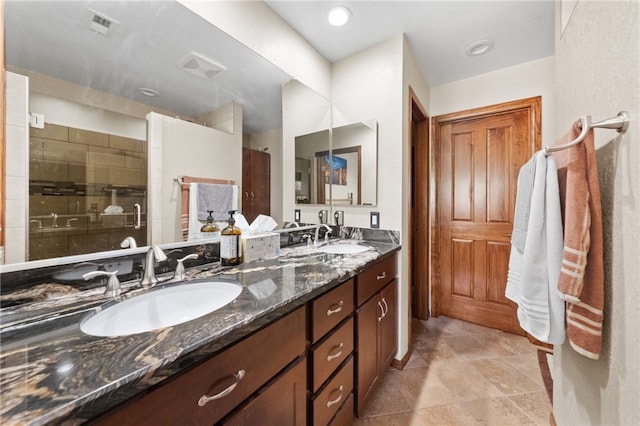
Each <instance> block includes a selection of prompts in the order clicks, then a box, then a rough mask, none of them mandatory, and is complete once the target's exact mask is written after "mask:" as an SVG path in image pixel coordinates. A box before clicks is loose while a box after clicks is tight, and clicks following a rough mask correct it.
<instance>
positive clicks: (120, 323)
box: [80, 280, 242, 337]
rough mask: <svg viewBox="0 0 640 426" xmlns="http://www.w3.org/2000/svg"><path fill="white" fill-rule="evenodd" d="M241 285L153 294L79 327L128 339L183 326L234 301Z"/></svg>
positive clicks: (193, 286)
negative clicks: (133, 335) (138, 334)
mask: <svg viewBox="0 0 640 426" xmlns="http://www.w3.org/2000/svg"><path fill="white" fill-rule="evenodd" d="M241 292H242V286H241V285H240V284H237V283H234V282H229V281H222V280H210V281H199V282H193V283H188V284H182V285H175V286H172V287H166V288H162V289H158V290H153V291H150V292H148V293H144V294H141V295H139V296H135V297H132V298H131V299H127V300H125V301H123V302H120V303H117V304H115V305H112V306H109V307H107V308H105V309H104V310H102V311H100V312H98V313H97V314H96V315H93V316H91V317H89V318H86V319H85V320H84V321H82V323H81V324H80V329H81V330H82V331H83V332H84V333H85V334H89V335H92V336H105V337H114V336H127V335H130V334H136V333H143V332H145V331H152V330H157V329H159V328H163V327H169V326H172V325H177V324H181V323H183V322H187V321H191V320H193V319H196V318H199V317H201V316H203V315H206V314H208V313H210V312H213V311H215V310H217V309H220V308H222V307H223V306H225V305H227V304H229V303H231V302H232V301H234V300H235V299H236V298H237V297H238V296H239V295H240V293H241Z"/></svg>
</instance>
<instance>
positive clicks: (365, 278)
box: [357, 255, 397, 306]
mask: <svg viewBox="0 0 640 426" xmlns="http://www.w3.org/2000/svg"><path fill="white" fill-rule="evenodd" d="M396 275H397V265H396V255H393V256H391V257H388V258H386V259H385V260H383V261H381V262H378V263H376V264H374V265H371V266H369V267H368V268H367V269H365V270H364V271H362V272H360V274H358V285H357V302H358V306H360V305H361V304H362V303H364V302H365V301H366V300H367V299H368V298H370V297H371V296H373V295H374V294H376V293H377V292H378V291H380V289H381V288H382V287H384V286H385V285H386V284H387V283H388V282H389V281H391V280H392V279H394V278H395V277H396Z"/></svg>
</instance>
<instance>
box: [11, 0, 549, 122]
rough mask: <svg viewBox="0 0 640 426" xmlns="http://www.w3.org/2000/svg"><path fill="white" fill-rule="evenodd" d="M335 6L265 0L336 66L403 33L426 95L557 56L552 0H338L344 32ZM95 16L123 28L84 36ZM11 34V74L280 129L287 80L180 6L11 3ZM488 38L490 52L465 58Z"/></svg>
mask: <svg viewBox="0 0 640 426" xmlns="http://www.w3.org/2000/svg"><path fill="white" fill-rule="evenodd" d="M334 3H335V2H334V1H280V0H267V4H268V5H269V6H270V7H271V8H272V9H273V10H274V11H275V12H276V13H278V14H279V15H280V16H281V17H282V18H283V19H284V20H285V21H287V22H288V23H289V24H290V25H291V26H292V27H293V28H294V29H295V30H296V31H298V32H299V33H300V34H301V35H302V36H303V37H304V38H305V39H306V40H307V41H309V43H310V44H311V45H312V46H314V47H315V48H316V49H317V50H318V51H319V52H320V53H321V54H322V55H324V56H325V57H326V58H327V59H328V60H329V61H331V62H335V61H338V60H340V59H342V58H345V57H347V56H350V55H352V54H353V53H356V52H358V51H360V50H363V49H366V48H368V47H372V46H375V45H376V44H378V43H381V42H383V41H385V40H387V39H389V38H391V37H393V36H397V35H398V34H400V33H404V34H405V35H406V37H407V40H408V42H409V45H410V47H411V50H412V51H413V53H414V55H415V57H416V60H417V62H418V64H419V67H420V69H421V71H422V73H423V76H424V78H425V80H426V81H427V83H428V84H429V85H430V86H435V85H440V84H443V83H446V82H450V81H455V80H459V79H462V78H466V77H471V76H474V75H477V74H482V73H485V72H488V71H492V70H495V69H499V68H503V67H507V66H511V65H515V64H518V63H522V62H526V61H530V60H533V59H537V58H542V57H545V56H549V55H552V54H553V20H554V18H553V9H554V6H553V1H552V0H537V1H536V0H534V1H525V0H512V1H487V0H475V1H432V0H422V1H343V2H340V4H343V5H347V6H348V7H349V8H350V9H351V10H352V12H353V20H352V22H351V23H350V24H348V25H347V26H346V27H342V28H334V27H331V26H330V25H329V24H328V23H327V21H326V12H327V9H328V8H329V6H331V5H333V4H334ZM94 11H95V12H99V13H100V14H103V15H106V16H108V17H110V18H112V19H113V20H115V21H117V23H114V24H112V26H111V28H110V29H109V31H108V32H107V34H106V35H98V34H95V33H94V32H92V31H91V30H90V29H89V26H90V23H91V19H92V17H93V15H94ZM4 28H5V42H6V49H5V54H6V63H7V65H8V66H9V67H11V66H13V67H18V68H22V69H27V70H33V71H36V72H39V73H42V74H46V75H50V76H53V77H55V78H58V79H62V80H66V81H70V82H73V83H76V84H80V85H83V86H88V87H91V88H93V89H96V90H100V91H103V92H107V93H111V94H114V95H116V96H120V97H123V98H126V99H131V100H134V101H137V102H142V103H145V104H147V105H151V106H153V107H157V108H161V109H164V110H168V111H172V112H175V114H176V115H180V116H186V117H198V116H200V115H202V114H205V113H207V112H209V111H212V110H214V109H216V108H218V107H220V106H223V105H226V104H227V103H229V102H231V101H236V102H238V103H240V104H242V106H243V109H244V124H243V127H244V131H245V133H249V134H252V133H255V132H260V131H263V130H268V129H273V128H278V127H281V125H282V114H281V85H282V83H284V82H286V81H288V80H289V79H290V78H291V77H290V76H289V75H287V74H286V73H285V72H283V71H282V70H280V69H279V68H277V67H275V66H274V65H273V64H271V63H269V62H268V61H266V60H265V59H263V58H262V57H260V56H259V55H257V54H255V53H254V52H252V51H250V50H249V49H247V48H246V47H245V46H244V45H242V44H241V43H239V42H238V41H237V40H234V39H232V38H231V37H229V36H228V35H227V34H225V33H224V32H222V31H220V30H219V29H217V28H216V27H214V26H212V25H211V24H209V23H208V22H206V21H205V20H204V19H202V18H201V17H199V16H197V15H195V14H194V13H192V12H191V11H190V10H188V9H186V8H185V7H184V6H182V5H181V4H179V3H177V2H175V1H173V0H150V1H140V0H137V1H134V0H120V1H115V0H107V1H104V0H68V1H63V0H48V1H46V0H45V1H42V0H40V1H27V0H6V1H5V26H4ZM487 37H489V38H491V39H492V40H493V41H494V43H495V48H494V49H493V50H492V51H490V52H489V53H487V54H486V55H483V56H480V57H467V56H466V55H465V49H466V47H467V46H468V45H469V44H470V43H472V42H474V41H476V40H478V39H482V38H487ZM189 52H197V53H199V54H201V55H203V56H205V57H208V58H210V59H212V60H213V61H215V62H218V63H220V64H222V65H223V66H225V67H226V68H227V70H226V71H224V72H221V73H220V74H219V75H217V76H216V77H215V78H213V79H210V80H206V79H203V78H201V77H197V76H194V75H191V74H189V73H187V72H185V71H184V70H183V69H181V68H180V67H179V65H178V63H179V62H180V60H181V59H182V58H183V57H184V56H185V55H186V54H187V53H189ZM141 87H147V88H151V89H154V90H157V91H158V92H159V96H158V97H155V98H149V97H145V96H143V95H141V94H140V93H139V91H138V89H139V88H141ZM45 120H46V117H45Z"/></svg>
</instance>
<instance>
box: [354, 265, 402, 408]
mask: <svg viewBox="0 0 640 426" xmlns="http://www.w3.org/2000/svg"><path fill="white" fill-rule="evenodd" d="M396 268H397V267H396V256H395V255H394V256H391V257H389V258H387V259H385V260H382V261H381V262H378V263H376V264H374V265H372V266H371V267H370V268H368V269H366V270H365V271H363V272H361V273H360V274H359V275H358V277H357V282H356V300H357V301H358V307H357V309H356V315H355V321H356V341H355V356H356V390H355V394H356V398H355V409H356V415H357V416H360V415H362V413H363V410H364V407H365V405H366V401H367V400H368V398H369V396H370V395H371V391H372V390H373V388H374V386H375V385H376V383H377V382H378V381H379V379H380V378H381V377H382V376H383V375H384V374H385V372H386V370H387V369H388V368H389V365H390V364H391V362H392V361H393V358H394V356H395V354H396V352H397V307H396V303H397V280H396V278H395V277H396V275H397V269H396Z"/></svg>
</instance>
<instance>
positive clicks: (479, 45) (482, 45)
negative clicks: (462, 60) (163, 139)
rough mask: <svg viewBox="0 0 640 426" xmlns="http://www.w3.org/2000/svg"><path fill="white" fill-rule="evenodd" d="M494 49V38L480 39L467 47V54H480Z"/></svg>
mask: <svg viewBox="0 0 640 426" xmlns="http://www.w3.org/2000/svg"><path fill="white" fill-rule="evenodd" d="M491 49H493V40H489V39H487V40H480V41H476V42H474V43H471V44H470V45H469V46H468V47H467V56H480V55H483V54H485V53H487V52H488V51H490V50H491Z"/></svg>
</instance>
